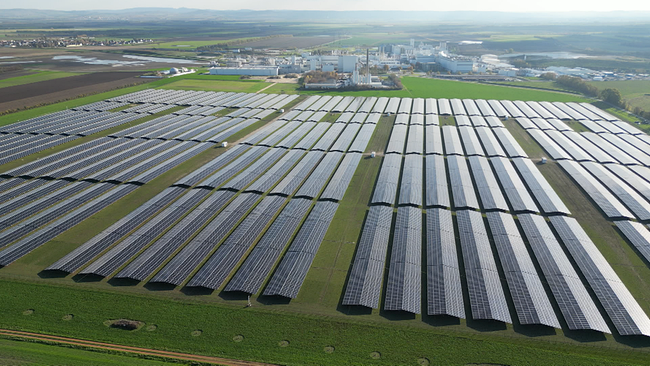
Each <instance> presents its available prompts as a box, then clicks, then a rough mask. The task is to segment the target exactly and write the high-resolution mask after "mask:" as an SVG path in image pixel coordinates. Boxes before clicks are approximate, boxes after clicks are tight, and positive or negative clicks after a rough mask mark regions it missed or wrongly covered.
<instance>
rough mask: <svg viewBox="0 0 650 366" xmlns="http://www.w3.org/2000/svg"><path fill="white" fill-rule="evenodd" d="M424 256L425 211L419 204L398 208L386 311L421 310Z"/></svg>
mask: <svg viewBox="0 0 650 366" xmlns="http://www.w3.org/2000/svg"><path fill="white" fill-rule="evenodd" d="M421 258H422V211H421V210H420V209H418V208H416V207H408V206H403V207H399V208H398V209H397V218H396V220H395V232H394V234H393V246H392V252H391V256H390V264H389V267H388V281H387V283H386V294H385V298H386V300H385V302H384V309H385V310H401V311H407V312H410V313H414V314H419V313H420V309H421V305H422V304H421V299H420V296H421V292H422V288H421V286H422V285H421V282H422V279H421V272H422V263H421V262H422V259H421Z"/></svg>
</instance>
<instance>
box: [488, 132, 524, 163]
mask: <svg viewBox="0 0 650 366" xmlns="http://www.w3.org/2000/svg"><path fill="white" fill-rule="evenodd" d="M492 132H494V134H495V135H496V136H497V139H498V140H499V142H500V143H501V145H502V146H503V149H504V150H505V151H506V153H507V154H508V156H509V157H511V158H516V157H523V158H527V157H528V154H526V152H525V151H524V149H522V148H521V146H520V145H519V143H518V142H517V140H515V138H514V137H512V134H510V132H509V131H508V130H507V129H505V128H493V129H492Z"/></svg>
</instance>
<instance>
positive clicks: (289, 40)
mask: <svg viewBox="0 0 650 366" xmlns="http://www.w3.org/2000/svg"><path fill="white" fill-rule="evenodd" d="M337 39H338V38H337V37H332V36H316V37H299V36H298V37H276V38H269V39H264V40H258V41H252V42H243V43H241V44H238V45H237V46H236V47H254V48H289V49H293V48H298V49H301V48H313V47H318V46H321V45H324V44H326V43H330V42H334V41H336V40H337Z"/></svg>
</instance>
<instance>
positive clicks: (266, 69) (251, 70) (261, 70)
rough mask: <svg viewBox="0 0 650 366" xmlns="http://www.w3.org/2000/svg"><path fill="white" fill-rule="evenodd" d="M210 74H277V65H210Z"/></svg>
mask: <svg viewBox="0 0 650 366" xmlns="http://www.w3.org/2000/svg"><path fill="white" fill-rule="evenodd" d="M210 75H250V76H277V75H278V67H277V66H247V67H212V68H210Z"/></svg>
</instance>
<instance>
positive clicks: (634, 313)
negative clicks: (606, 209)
mask: <svg viewBox="0 0 650 366" xmlns="http://www.w3.org/2000/svg"><path fill="white" fill-rule="evenodd" d="M550 220H551V224H552V225H553V228H555V230H556V231H557V232H558V235H559V236H560V238H561V239H562V242H563V243H564V245H565V247H566V248H567V250H568V251H569V253H570V254H571V257H573V260H574V261H575V263H576V265H577V266H578V268H580V270H581V272H582V274H583V276H584V277H585V279H586V281H587V283H589V285H590V286H591V288H592V290H593V291H594V293H595V295H596V298H597V299H598V301H599V302H600V304H601V306H602V307H603V308H604V310H605V312H606V313H607V314H608V315H609V319H610V320H611V322H612V323H613V324H614V327H615V328H616V330H617V331H618V333H619V334H621V335H646V336H648V335H650V319H649V318H648V316H647V315H646V314H645V313H644V312H643V309H641V307H640V306H639V304H638V303H637V302H636V300H634V297H632V294H630V292H629V291H628V289H627V287H625V285H624V284H623V283H622V282H621V280H620V278H619V277H618V276H617V275H616V272H614V269H612V267H611V266H610V265H609V263H607V260H606V259H605V257H603V255H602V254H601V253H600V251H599V250H598V248H597V247H596V245H595V244H594V243H593V242H592V241H591V239H590V238H589V236H588V235H587V234H586V233H585V232H584V230H583V229H582V227H581V226H580V224H579V223H578V222H577V221H576V219H574V218H571V217H565V216H552V217H551V218H550Z"/></svg>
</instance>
